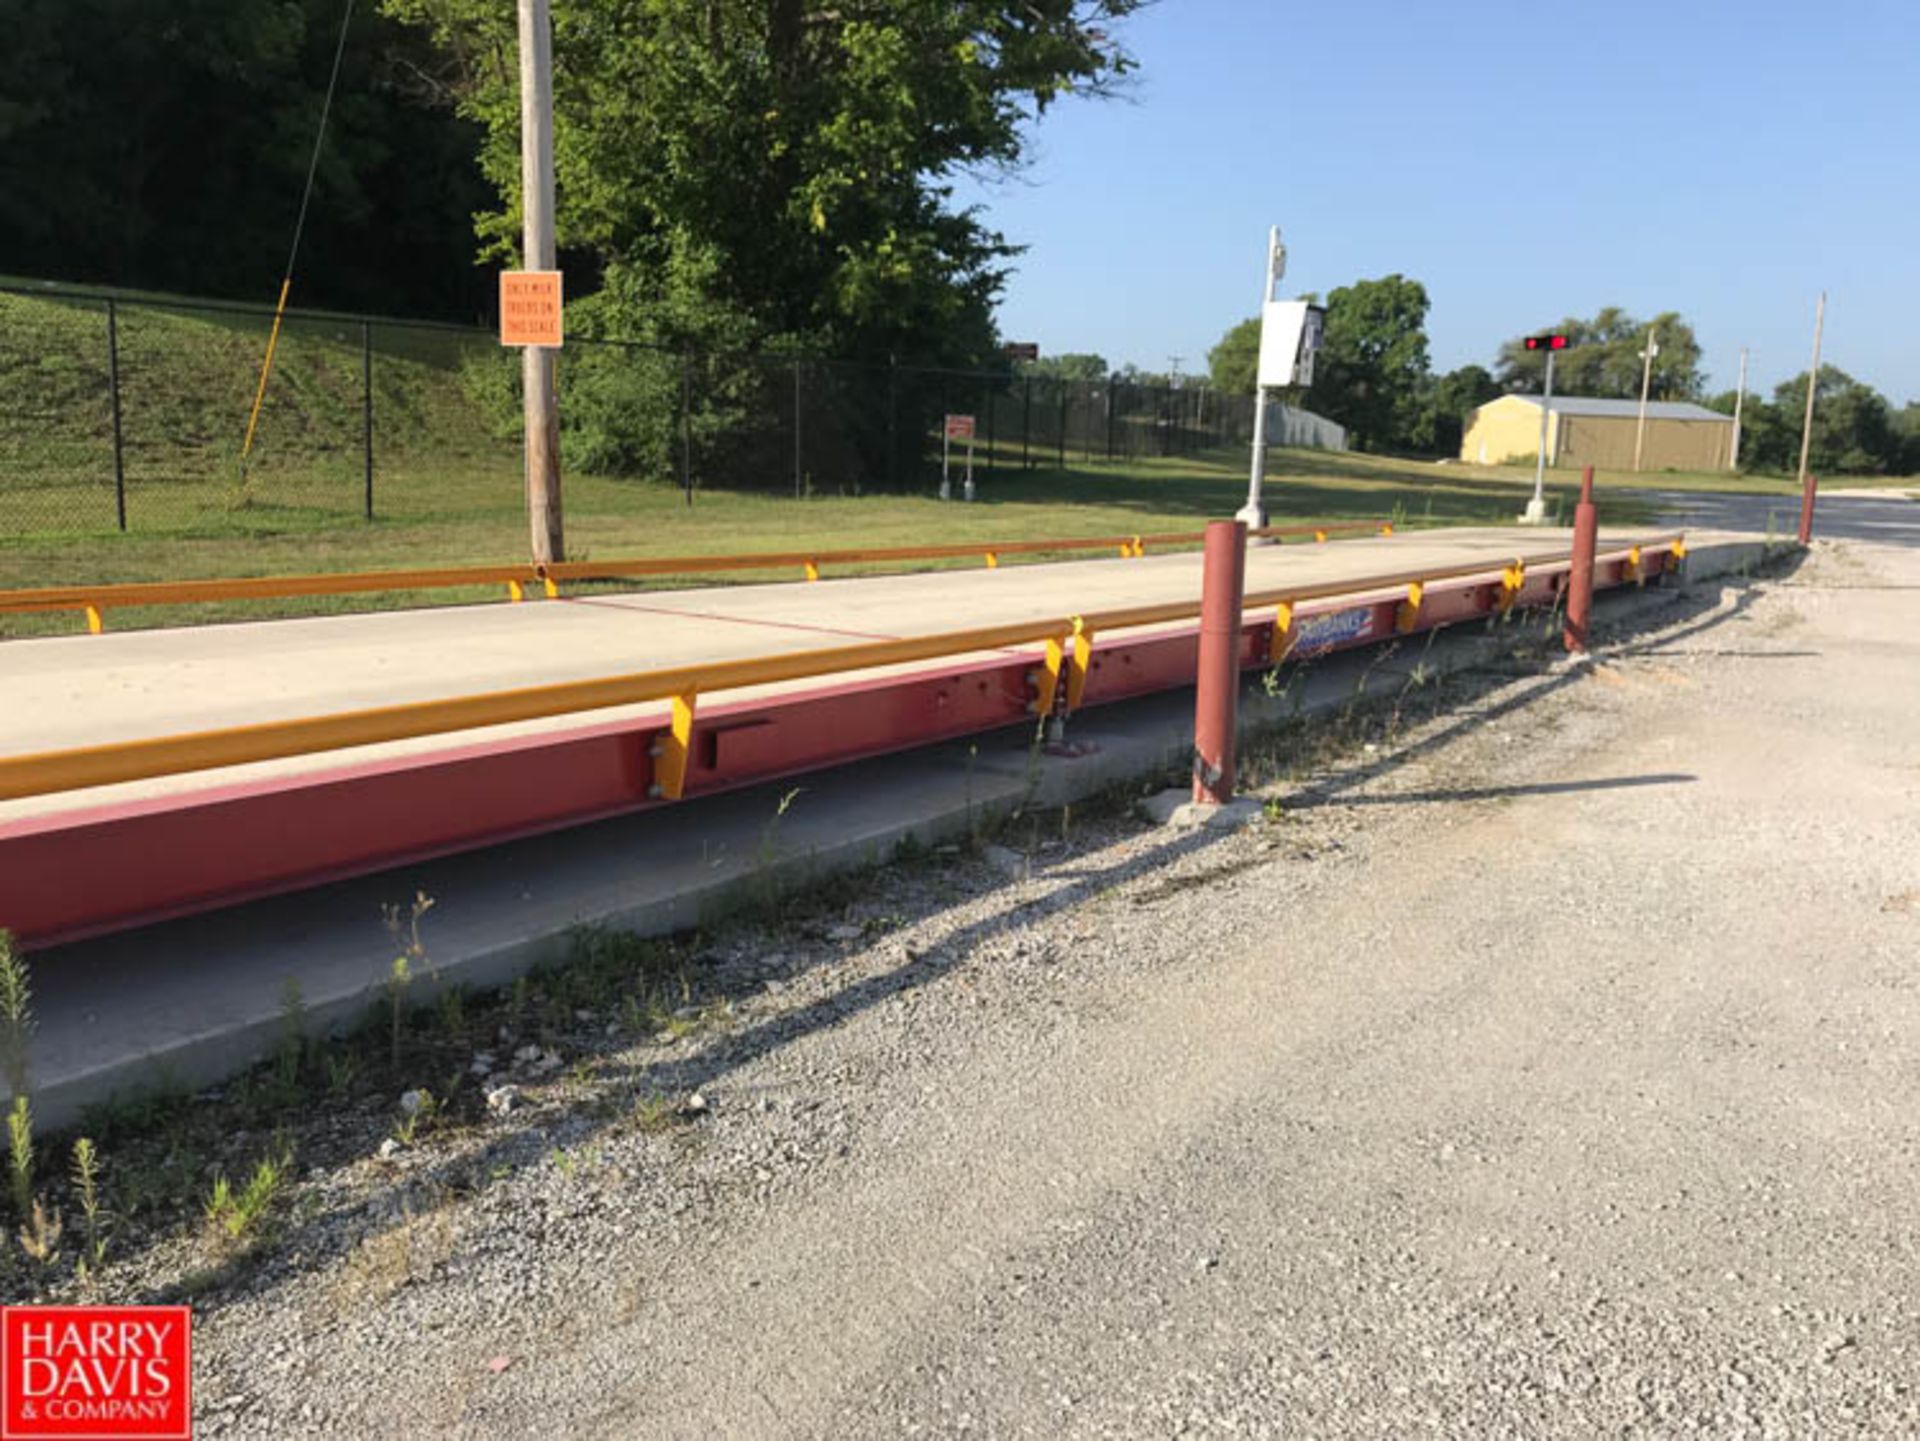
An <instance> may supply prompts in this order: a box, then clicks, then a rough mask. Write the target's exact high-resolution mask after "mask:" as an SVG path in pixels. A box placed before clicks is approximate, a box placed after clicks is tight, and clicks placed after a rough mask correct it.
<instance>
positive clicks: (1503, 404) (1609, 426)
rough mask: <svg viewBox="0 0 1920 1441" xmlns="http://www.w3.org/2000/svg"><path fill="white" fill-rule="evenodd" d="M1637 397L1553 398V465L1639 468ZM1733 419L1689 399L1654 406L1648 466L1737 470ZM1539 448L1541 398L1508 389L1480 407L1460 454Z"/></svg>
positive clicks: (1483, 461) (1516, 454) (1509, 455)
mask: <svg viewBox="0 0 1920 1441" xmlns="http://www.w3.org/2000/svg"><path fill="white" fill-rule="evenodd" d="M1639 421H1640V403H1639V402H1638V401H1637V400H1587V399H1582V398H1581V397H1580V396H1577V395H1570V396H1559V395H1556V396H1554V398H1553V404H1552V408H1551V409H1550V410H1549V411H1548V413H1547V464H1548V465H1591V466H1594V467H1596V468H1598V469H1600V470H1631V469H1633V437H1634V431H1635V429H1636V428H1637V427H1638V425H1639ZM1732 444H1733V417H1732V416H1730V415H1722V414H1720V412H1719V411H1717V410H1708V409H1707V408H1706V407H1705V406H1704V405H1694V404H1693V403H1692V402H1690V401H1681V400H1655V401H1649V402H1648V404H1647V438H1646V445H1645V450H1644V451H1643V453H1642V455H1641V459H1640V468H1641V469H1642V470H1730V469H1732V468H1733V456H1732V454H1731V448H1732ZM1539 448H1540V397H1539V396H1537V395H1503V396H1501V397H1500V398H1499V399H1498V400H1490V401H1488V402H1487V403H1486V404H1485V405H1483V406H1481V407H1479V408H1478V409H1477V410H1475V411H1474V412H1473V418H1472V419H1471V420H1470V421H1469V422H1468V424H1467V432H1466V434H1465V435H1464V436H1463V437H1462V438H1461V441H1460V458H1461V459H1462V460H1465V461H1471V462H1473V463H1475V464H1478V465H1499V464H1502V463H1503V462H1506V461H1517V460H1532V459H1533V458H1534V456H1535V455H1536V454H1537V453H1538V451H1539Z"/></svg>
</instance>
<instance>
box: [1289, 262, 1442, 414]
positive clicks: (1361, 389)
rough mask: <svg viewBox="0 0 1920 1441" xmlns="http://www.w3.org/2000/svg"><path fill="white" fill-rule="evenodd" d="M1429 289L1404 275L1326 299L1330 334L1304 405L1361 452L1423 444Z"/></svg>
mask: <svg viewBox="0 0 1920 1441" xmlns="http://www.w3.org/2000/svg"><path fill="white" fill-rule="evenodd" d="M1426 320H1427V291H1426V287H1425V286H1423V285H1422V284H1421V283H1420V282H1419V281H1417V280H1412V279H1409V278H1408V277H1407V276H1404V275H1387V276H1383V277H1381V278H1380V279H1378V280H1358V281H1355V282H1354V283H1353V284H1352V285H1347V286H1342V287H1340V288H1339V289H1337V290H1335V291H1333V292H1332V293H1330V294H1329V295H1328V296H1327V321H1326V333H1325V337H1324V339H1323V341H1322V344H1321V350H1320V356H1319V359H1318V360H1317V361H1316V362H1315V363H1314V374H1313V386H1312V389H1311V390H1310V391H1309V393H1308V397H1307V402H1306V403H1307V405H1308V406H1309V407H1310V408H1311V409H1313V410H1316V411H1318V412H1320V413H1321V414H1322V415H1325V416H1327V417H1328V418H1329V419H1331V420H1336V421H1338V422H1339V423H1340V424H1342V425H1344V426H1346V428H1347V435H1348V439H1349V441H1350V442H1351V443H1352V444H1353V445H1354V446H1355V447H1356V448H1357V449H1360V450H1394V449H1404V448H1411V447H1413V446H1415V445H1416V444H1417V443H1418V438H1419V433H1420V426H1421V399H1422V394H1423V392H1424V391H1425V389H1426V385H1427V378H1428V369H1429V362H1428V359H1427V332H1426Z"/></svg>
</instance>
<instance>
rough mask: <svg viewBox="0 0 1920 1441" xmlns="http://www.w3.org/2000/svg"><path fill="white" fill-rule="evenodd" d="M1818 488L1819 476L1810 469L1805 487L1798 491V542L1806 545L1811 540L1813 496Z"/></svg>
mask: <svg viewBox="0 0 1920 1441" xmlns="http://www.w3.org/2000/svg"><path fill="white" fill-rule="evenodd" d="M1819 489H1820V477H1819V476H1817V475H1815V474H1814V473H1813V472H1812V471H1808V472H1807V485H1806V489H1805V490H1803V491H1802V492H1801V493H1800V544H1802V545H1808V544H1810V543H1811V542H1812V540H1813V496H1814V492H1815V491H1817V490H1819Z"/></svg>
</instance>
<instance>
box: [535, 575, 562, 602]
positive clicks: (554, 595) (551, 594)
mask: <svg viewBox="0 0 1920 1441" xmlns="http://www.w3.org/2000/svg"><path fill="white" fill-rule="evenodd" d="M540 581H541V584H543V585H544V586H546V588H547V599H548V600H558V599H560V587H559V586H557V585H555V584H554V583H553V577H552V576H550V575H543V576H541V577H540Z"/></svg>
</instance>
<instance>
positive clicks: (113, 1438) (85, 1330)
mask: <svg viewBox="0 0 1920 1441" xmlns="http://www.w3.org/2000/svg"><path fill="white" fill-rule="evenodd" d="M192 1435H193V1311H192V1308H191V1307H187V1306H5V1307H0V1441H54V1438H58V1441H125V1438H137V1441H187V1438H189V1437H191V1436H192Z"/></svg>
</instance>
